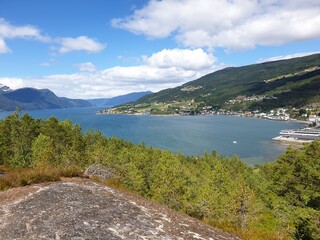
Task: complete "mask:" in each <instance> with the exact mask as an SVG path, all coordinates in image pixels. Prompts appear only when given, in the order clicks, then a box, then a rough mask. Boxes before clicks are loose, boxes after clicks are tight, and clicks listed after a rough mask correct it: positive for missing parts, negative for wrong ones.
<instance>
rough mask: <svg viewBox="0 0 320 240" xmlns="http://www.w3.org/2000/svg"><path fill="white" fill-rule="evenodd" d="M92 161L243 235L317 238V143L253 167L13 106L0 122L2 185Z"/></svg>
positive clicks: (145, 192) (125, 184)
mask: <svg viewBox="0 0 320 240" xmlns="http://www.w3.org/2000/svg"><path fill="white" fill-rule="evenodd" d="M93 163H101V164H103V165H105V166H108V167H109V168H110V169H112V171H113V172H114V173H115V178H114V179H111V180H109V181H108V183H109V184H113V185H116V186H118V187H122V188H126V189H128V190H131V191H134V192H136V193H138V194H140V195H142V196H144V197H146V198H148V199H151V200H153V201H156V202H159V203H161V204H165V205H167V206H168V207H170V208H173V209H175V210H177V211H180V212H184V213H187V214H189V215H190V216H193V217H196V218H198V219H200V220H202V221H204V222H207V223H208V224H210V225H212V226H216V227H219V228H221V229H223V230H226V231H229V232H233V233H235V234H236V235H239V236H241V237H243V238H244V239H303V240H305V239H320V188H319V186H320V142H317V141H315V142H313V143H311V144H309V145H305V146H304V147H303V148H302V149H291V148H289V149H288V150H287V152H286V153H285V154H283V155H282V156H280V157H279V159H278V160H277V161H276V162H273V163H268V164H266V165H264V166H261V167H259V168H252V167H250V166H248V165H246V164H245V163H243V162H241V161H240V160H239V159H238V158H237V157H231V158H226V157H223V156H221V155H219V154H217V153H216V152H212V153H211V154H208V153H207V154H204V155H203V156H199V157H186V156H183V155H182V154H173V153H171V152H169V151H164V150H159V149H154V148H151V147H146V146H145V145H144V144H140V145H135V144H133V143H130V142H126V141H123V140H120V139H117V138H108V137H106V136H103V135H102V134H101V133H99V132H87V133H85V134H83V133H82V131H81V128H80V127H79V126H78V125H73V124H72V123H71V122H70V121H58V120H57V119H56V118H54V117H52V118H49V119H47V120H41V119H33V118H32V117H30V116H29V115H24V116H22V117H20V116H19V114H18V113H14V114H13V115H11V116H9V117H7V118H6V119H4V120H2V121H0V171H5V172H6V174H5V176H4V177H0V189H1V190H5V189H7V188H10V187H15V186H23V185H28V184H32V183H36V182H42V181H57V180H59V178H60V177H61V176H79V175H80V174H81V171H80V169H84V168H85V167H87V166H89V165H90V164H93Z"/></svg>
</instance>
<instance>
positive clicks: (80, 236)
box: [0, 179, 240, 240]
mask: <svg viewBox="0 0 320 240" xmlns="http://www.w3.org/2000/svg"><path fill="white" fill-rule="evenodd" d="M0 238H1V239H6V240H13V239H17V240H22V239H23V240H25V239H55V240H58V239H60V240H64V239H68V240H84V239H90V240H91V239H212V240H235V239H240V238H237V237H235V236H232V235H230V234H228V233H225V232H222V231H220V230H218V229H215V228H212V227H209V226H207V225H205V224H204V223H202V222H200V221H197V220H195V219H193V218H190V217H188V216H186V215H183V214H179V213H177V212H175V211H173V210H170V209H168V208H166V207H163V206H161V205H158V204H156V203H153V202H150V201H148V200H145V199H144V198H142V197H139V196H136V195H134V194H131V193H128V192H122V191H119V190H115V189H112V188H109V187H106V186H104V185H101V184H98V183H95V182H92V181H91V180H89V179H64V180H63V181H61V182H55V183H45V184H38V185H33V186H27V187H21V188H16V189H10V190H7V191H4V192H0Z"/></svg>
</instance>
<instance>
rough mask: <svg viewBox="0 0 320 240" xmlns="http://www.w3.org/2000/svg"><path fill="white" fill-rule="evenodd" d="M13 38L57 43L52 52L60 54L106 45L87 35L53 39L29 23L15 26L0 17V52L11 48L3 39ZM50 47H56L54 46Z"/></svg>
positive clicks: (102, 47)
mask: <svg viewBox="0 0 320 240" xmlns="http://www.w3.org/2000/svg"><path fill="white" fill-rule="evenodd" d="M15 38H23V39H33V40H36V41H40V42H44V43H48V44H58V45H59V47H58V50H54V52H55V51H58V52H59V53H62V54H63V53H68V52H72V51H86V52H90V53H97V52H100V51H102V50H103V49H104V48H105V47H106V45H105V44H103V43H100V42H98V41H97V40H94V39H92V38H89V37H87V36H79V37H75V38H57V39H54V38H51V37H50V36H47V35H44V34H42V33H41V30H40V29H38V28H37V27H34V26H31V25H23V26H15V25H12V24H11V23H10V22H8V21H6V20H5V19H3V18H0V54H3V53H9V52H11V49H10V48H9V47H8V46H7V44H6V42H5V40H6V39H15ZM51 47H52V46H51ZM52 48H53V49H56V47H52ZM47 65H48V64H47Z"/></svg>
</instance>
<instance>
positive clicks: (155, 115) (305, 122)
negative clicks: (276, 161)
mask: <svg viewBox="0 0 320 240" xmlns="http://www.w3.org/2000/svg"><path fill="white" fill-rule="evenodd" d="M96 114H97V115H119V116H121V115H126V116H146V117H200V116H231V117H244V118H256V119H262V120H270V121H281V122H295V123H302V124H306V125H309V124H310V122H309V121H307V120H298V119H288V120H282V119H269V118H262V117H254V116H242V115H239V114H198V115H180V114H139V113H133V114H130V113H105V112H103V113H102V112H96Z"/></svg>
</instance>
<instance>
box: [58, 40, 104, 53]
mask: <svg viewBox="0 0 320 240" xmlns="http://www.w3.org/2000/svg"><path fill="white" fill-rule="evenodd" d="M59 42H60V44H61V47H60V48H59V53H67V52H71V51H86V52H94V53H97V52H101V51H102V50H103V49H104V48H105V47H106V45H105V44H102V43H100V42H98V41H96V40H94V39H91V38H89V37H87V36H80V37H77V38H61V39H60V40H59Z"/></svg>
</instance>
